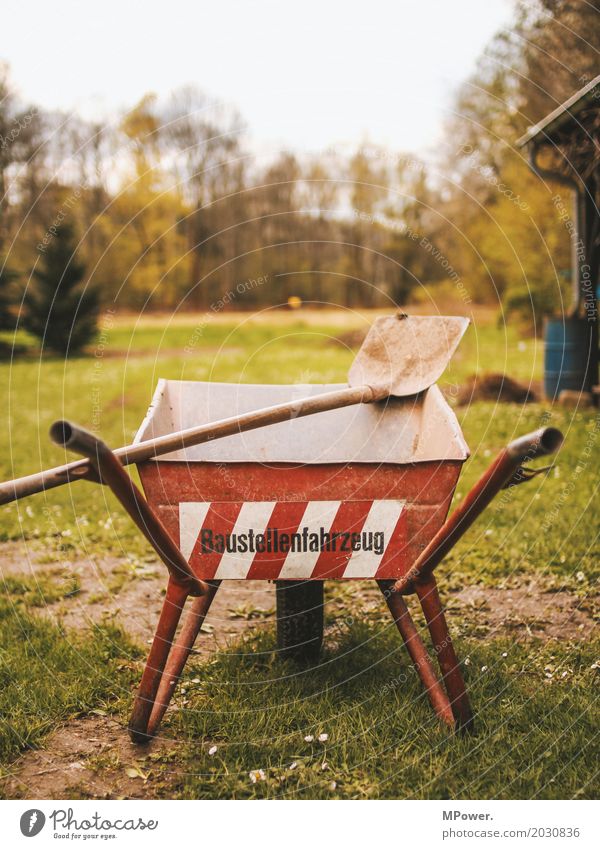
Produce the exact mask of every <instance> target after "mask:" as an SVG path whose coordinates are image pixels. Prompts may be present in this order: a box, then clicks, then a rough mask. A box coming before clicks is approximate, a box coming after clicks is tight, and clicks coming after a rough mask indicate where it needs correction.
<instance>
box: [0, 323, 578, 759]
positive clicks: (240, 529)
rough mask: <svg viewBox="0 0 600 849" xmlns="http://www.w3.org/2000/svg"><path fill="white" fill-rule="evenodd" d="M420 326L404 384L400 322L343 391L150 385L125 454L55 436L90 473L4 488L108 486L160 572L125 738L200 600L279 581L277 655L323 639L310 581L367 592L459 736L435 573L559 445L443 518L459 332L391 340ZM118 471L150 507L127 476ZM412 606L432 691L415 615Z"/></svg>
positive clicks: (460, 689) (166, 685)
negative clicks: (411, 604)
mask: <svg viewBox="0 0 600 849" xmlns="http://www.w3.org/2000/svg"><path fill="white" fill-rule="evenodd" d="M432 321H433V322H434V324H433V327H434V329H437V331H438V333H437V337H436V338H434V339H433V340H430V342H431V344H430V350H429V353H428V354H427V355H425V356H419V357H416V364H415V362H413V361H414V360H415V354H414V341H415V340H414V339H413V343H412V344H411V345H409V346H408V347H407V348H406V350H407V351H408V349H409V348H410V351H409V353H406V355H405V356H404V358H403V359H402V357H400V360H401V367H400V368H399V366H398V350H399V348H400V349H401V348H402V345H400V346H398V345H396V344H395V343H396V334H398V332H399V331H398V330H397V323H396V324H393V323H390V320H389V319H384V320H379V324H378V323H377V322H376V325H375V326H374V329H373V330H372V331H371V332H370V334H369V335H368V337H367V339H366V341H365V343H364V344H363V347H362V348H361V351H360V352H359V355H358V356H357V359H356V360H355V363H354V365H353V367H352V369H351V371H350V381H349V382H350V386H349V387H347V386H337V385H335V386H331V385H329V386H328V385H310V386H299V385H291V386H256V385H254V386H252V385H234V384H219V383H203V382H195V381H171V380H161V381H160V382H159V384H158V387H157V389H156V392H155V395H154V398H153V401H152V404H151V406H150V409H149V412H148V415H147V416H146V418H145V419H144V421H143V423H142V424H141V426H140V429H139V431H138V433H137V435H136V439H135V441H134V443H133V445H131V446H127V447H125V448H123V449H118V450H117V451H116V452H112V451H111V450H110V449H109V448H108V447H107V446H106V445H105V444H104V443H103V442H102V441H101V440H99V439H98V438H97V437H96V436H94V435H92V434H89V433H87V432H86V431H84V430H82V429H80V428H78V427H77V426H75V425H72V424H70V423H69V422H65V421H61V422H57V423H55V425H53V427H52V429H51V435H52V438H53V439H54V440H55V441H56V442H58V443H60V444H62V445H64V446H66V447H67V448H70V449H73V450H75V451H77V452H78V453H80V454H82V455H84V457H85V459H84V460H80V461H78V462H77V463H73V464H67V465H66V466H63V467H58V468H57V469H53V470H50V471H49V472H44V473H42V475H41V476H40V475H37V476H30V477H29V478H25V479H21V480H19V481H12V482H10V483H9V484H3V485H2V486H1V487H0V500H2V501H8V500H13V499H14V498H17V497H21V496H22V495H23V494H29V493H32V492H35V491H40V489H48V488H51V487H52V486H56V485H59V484H60V483H64V482H65V481H66V480H76V479H78V478H84V479H87V480H91V481H95V482H97V483H102V484H105V485H107V486H109V487H110V488H111V489H112V490H113V492H114V493H115V495H116V496H117V498H118V499H119V501H120V502H121V504H122V505H123V507H124V508H125V509H126V510H127V512H128V513H129V514H130V516H131V517H132V518H133V520H134V521H135V523H136V524H137V526H138V528H139V529H140V531H141V532H142V533H143V534H144V536H145V537H146V538H147V539H148V541H149V542H150V543H151V544H152V546H153V547H154V549H155V551H156V552H157V554H158V555H159V556H160V557H161V559H162V560H163V562H164V563H165V565H166V566H167V569H168V571H169V580H168V585H167V590H166V595H165V599H164V603H163V607H162V611H161V614H160V617H159V621H158V625H157V628H156V633H155V636H154V640H153V642H152V646H151V649H150V653H149V656H148V659H147V662H146V665H145V669H144V672H143V675H142V680H141V683H140V687H139V690H138V692H137V695H136V698H135V703H134V707H133V712H132V716H131V720H130V723H129V729H130V733H131V737H132V739H133V740H134V742H137V743H142V742H145V741H147V740H149V739H150V738H152V737H153V736H154V735H155V734H156V732H157V730H158V728H159V726H160V723H161V721H162V718H163V716H164V714H165V711H166V710H167V707H168V705H169V703H170V700H171V697H172V695H173V692H174V690H175V688H176V686H177V682H178V680H179V679H180V677H181V674H182V671H183V669H184V666H185V663H186V661H187V658H188V657H189V655H190V653H191V651H192V649H193V646H194V644H195V641H196V638H197V636H198V634H199V632H200V629H201V627H202V624H203V622H204V619H205V617H206V615H207V613H208V611H209V608H210V605H211V603H212V600H213V599H214V597H215V595H216V593H217V591H218V588H219V586H220V584H221V582H222V581H224V580H232V579H237V580H239V579H263V580H271V581H274V582H275V584H276V599H277V639H278V647H279V649H280V651H282V652H283V653H284V654H286V655H290V656H294V657H296V658H301V659H311V660H314V659H315V658H316V657H317V656H318V652H319V649H320V647H321V643H322V639H323V582H324V581H325V580H372V581H376V582H377V584H378V586H379V588H380V589H381V592H382V593H383V596H384V598H385V600H386V602H387V606H388V608H389V610H390V612H391V614H392V617H393V619H394V621H395V623H396V625H397V627H398V629H399V631H400V634H401V636H402V639H403V641H404V643H405V645H406V648H407V650H408V652H409V655H410V657H411V659H412V661H413V663H414V666H415V668H416V671H417V673H418V675H419V677H420V679H421V681H422V683H423V686H424V688H425V690H426V692H427V695H428V697H429V700H430V702H431V705H432V707H433V709H434V710H435V712H436V714H437V715H438V717H439V718H440V719H441V720H442V721H443V722H445V723H446V724H447V725H449V726H452V727H455V728H457V729H461V730H470V729H472V727H473V715H472V711H471V707H470V704H469V699H468V696H467V692H466V688H465V683H464V680H463V677H462V673H461V669H460V664H459V661H458V658H457V656H456V652H455V650H454V647H453V644H452V639H451V636H450V633H449V630H448V626H447V622H446V618H445V615H444V611H443V607H442V604H441V601H440V597H439V594H438V589H437V584H436V580H435V577H434V569H435V567H436V566H437V565H438V564H439V563H440V561H441V560H442V559H443V557H444V556H445V555H446V554H447V553H448V551H449V550H450V549H451V548H452V546H453V545H454V544H455V543H456V542H457V541H458V539H459V538H460V537H461V536H462V535H463V533H464V532H465V531H466V530H467V529H468V528H469V527H470V525H471V524H472V523H473V521H474V520H475V519H476V518H477V517H478V516H479V515H480V514H481V512H482V511H483V510H484V509H485V507H486V506H487V505H488V504H489V503H490V502H491V500H492V499H493V498H494V496H495V495H496V494H497V493H498V492H499V491H500V490H501V489H502V488H504V487H507V486H514V485H517V484H519V483H523V482H525V481H527V480H529V479H530V477H531V476H532V475H533V474H536V473H537V472H535V471H534V470H531V469H527V468H526V467H525V466H524V463H526V462H527V461H529V460H532V459H534V458H536V457H539V456H543V455H547V454H551V453H553V452H554V451H556V450H557V449H558V447H559V446H560V444H561V443H562V435H561V433H560V432H559V431H558V430H556V429H554V428H549V427H547V428H543V429H541V430H539V431H537V432H535V433H532V434H528V435H527V436H524V437H522V438H521V439H517V440H515V441H514V442H511V443H510V444H509V445H508V446H507V447H506V448H504V449H503V450H502V451H501V452H500V454H499V455H498V456H497V458H496V459H495V460H494V462H493V463H492V464H491V466H490V467H489V468H488V470H487V471H486V472H485V473H484V475H483V476H482V477H481V478H480V480H479V481H478V482H477V484H476V485H475V486H474V487H473V488H472V490H471V491H470V492H469V493H468V494H467V495H466V496H465V497H464V498H463V499H461V501H460V502H459V505H458V507H457V508H456V509H455V510H454V512H453V513H452V514H451V516H450V517H449V518H448V519H447V518H446V517H447V513H448V510H449V506H450V503H451V501H452V498H453V495H454V491H455V488H456V484H457V481H458V478H459V475H460V471H461V468H462V465H463V463H464V461H465V460H466V459H467V457H468V448H467V445H466V443H465V441H464V439H463V436H462V433H461V430H460V427H459V424H458V421H457V420H456V417H455V416H454V413H453V412H452V410H451V408H450V407H449V406H448V404H447V403H446V401H445V399H444V397H443V394H442V393H441V391H440V389H439V388H438V387H437V386H436V385H435V380H437V378H438V377H439V375H440V374H441V372H442V371H443V368H444V367H445V365H446V363H447V361H448V359H449V357H450V356H451V355H452V353H453V351H454V349H455V347H456V345H457V344H458V341H459V339H460V336H462V333H463V332H464V328H465V326H466V325H465V322H464V320H461V319H442V320H440V319H438V318H436V319H420V318H416V319H411V320H410V322H404V321H403V322H402V323H401V325H402V327H403V328H408V330H407V329H403V330H402V331H401V333H402V335H403V338H404V339H405V340H406V338H407V333H408V335H409V337H410V334H411V333H412V332H413V331H412V330H411V328H412V327H413V326H414V325H413V322H414V323H416V326H417V329H418V328H424V327H427V328H428V329H430V327H431V326H432V325H431V324H429V325H427V322H430V323H431V322H432ZM419 322H425V324H423V323H421V324H419ZM440 322H441V323H440ZM440 329H441V332H439V331H440ZM417 335H418V332H417ZM436 345H437V346H438V349H439V352H440V353H439V356H433V355H432V351H431V349H432V348H435V347H436ZM405 347H406V346H405ZM382 364H383V365H382ZM257 408H258V409H257ZM315 413H318V415H315ZM217 440H218V441H217ZM131 462H134V463H136V464H137V467H138V471H139V475H140V479H141V482H142V486H143V489H144V493H145V497H144V495H143V494H142V492H141V491H140V490H139V489H138V488H137V486H136V485H135V484H134V482H133V481H132V479H131V477H130V476H129V475H128V474H127V472H126V471H125V469H124V468H123V466H124V464H126V463H131ZM537 471H538V472H539V471H543V470H537ZM36 487H37V488H36ZM410 594H415V595H416V596H417V599H418V601H419V603H420V605H421V607H422V609H423V613H424V616H425V620H426V622H427V626H428V629H429V632H430V635H431V638H432V642H433V648H434V654H435V656H436V657H437V660H438V663H439V666H440V670H441V678H440V677H438V674H437V673H436V671H435V668H434V665H433V662H432V660H431V658H430V656H429V654H428V653H427V650H426V648H425V645H424V643H423V641H422V639H421V635H420V633H419V632H418V630H417V628H416V626H415V624H414V622H413V619H412V617H411V615H410V612H409V609H408V606H407V604H406V601H405V596H407V595H410ZM190 596H191V597H192V601H191V603H190V605H189V609H188V610H187V612H186V615H185V617H184V620H183V623H182V625H181V628H180V629H179V631H178V626H179V622H180V619H181V616H182V612H183V610H184V608H185V606H186V602H187V601H188V598H189V597H190Z"/></svg>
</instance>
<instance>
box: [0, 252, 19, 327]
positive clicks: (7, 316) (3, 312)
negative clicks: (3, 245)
mask: <svg viewBox="0 0 600 849" xmlns="http://www.w3.org/2000/svg"><path fill="white" fill-rule="evenodd" d="M15 277H16V275H15V274H14V273H13V272H12V271H11V270H10V269H9V268H7V266H6V264H5V262H4V261H3V260H1V259H0V330H13V329H14V326H15V318H14V315H13V312H12V307H13V304H14V297H13V291H12V287H13V281H14V279H15Z"/></svg>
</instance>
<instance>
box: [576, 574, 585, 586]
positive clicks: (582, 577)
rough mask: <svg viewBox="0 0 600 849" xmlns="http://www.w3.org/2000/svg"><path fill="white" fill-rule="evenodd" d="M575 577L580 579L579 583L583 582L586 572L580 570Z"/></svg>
mask: <svg viewBox="0 0 600 849" xmlns="http://www.w3.org/2000/svg"><path fill="white" fill-rule="evenodd" d="M575 577H576V578H577V580H578V581H579V583H580V584H581V583H583V581H585V572H578V573H577V574H576V575H575Z"/></svg>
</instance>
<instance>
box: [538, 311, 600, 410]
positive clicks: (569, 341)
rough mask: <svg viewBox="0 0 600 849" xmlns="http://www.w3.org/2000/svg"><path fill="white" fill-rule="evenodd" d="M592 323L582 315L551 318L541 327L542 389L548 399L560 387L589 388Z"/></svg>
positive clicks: (559, 390) (558, 392)
mask: <svg viewBox="0 0 600 849" xmlns="http://www.w3.org/2000/svg"><path fill="white" fill-rule="evenodd" d="M592 344H593V323H592V322H591V321H587V320H586V319H585V318H552V319H548V321H547V322H546V326H545V327H544V392H545V394H546V397H547V398H549V399H550V400H552V399H554V398H558V396H559V395H560V393H561V391H562V390H563V389H572V390H574V391H575V392H590V391H591V388H592V369H591V363H592Z"/></svg>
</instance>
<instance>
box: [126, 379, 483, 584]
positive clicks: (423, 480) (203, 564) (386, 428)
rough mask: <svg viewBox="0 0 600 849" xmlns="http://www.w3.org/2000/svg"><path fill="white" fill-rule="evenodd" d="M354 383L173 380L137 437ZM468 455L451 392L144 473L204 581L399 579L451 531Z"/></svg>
mask: <svg viewBox="0 0 600 849" xmlns="http://www.w3.org/2000/svg"><path fill="white" fill-rule="evenodd" d="M338 388H340V387H339V386H338V385H329V384H320V385H315V384H311V385H298V384H294V385H249V384H242V385H240V384H227V383H205V382H196V381H177V380H161V381H160V382H159V384H158V386H157V389H156V392H155V394H154V398H153V401H152V404H151V406H150V409H149V411H148V414H147V416H146V418H145V419H144V421H143V423H142V425H141V426H140V429H139V431H138V433H137V435H136V442H141V441H144V440H146V439H150V438H153V437H158V436H161V435H163V434H167V433H172V432H173V431H176V430H180V429H183V428H188V427H192V426H195V425H198V424H202V423H204V422H212V421H216V420H219V419H223V418H226V417H229V416H233V415H238V414H241V413H246V412H249V411H251V410H253V409H256V408H260V407H264V406H268V405H272V404H279V403H283V402H286V401H290V400H293V399H295V398H304V397H306V396H309V395H315V394H319V393H323V392H329V391H332V390H334V389H338ZM467 456H468V448H467V445H466V443H465V441H464V438H463V436H462V433H461V430H460V426H459V424H458V421H457V419H456V417H455V415H454V413H453V411H452V410H451V408H450V407H449V406H448V404H447V402H446V401H445V399H444V396H443V395H442V392H441V391H440V389H439V388H438V387H437V386H435V385H434V386H432V387H430V388H429V389H428V390H427V391H425V392H422V393H420V394H419V395H417V396H412V397H409V398H402V399H390V400H388V401H386V402H382V403H380V404H369V405H367V404H362V405H358V406H355V407H346V408H343V409H338V410H332V411H330V412H325V413H321V414H319V415H318V416H314V417H309V418H299V419H292V420H290V421H286V422H283V423H279V424H274V425H270V426H269V427H265V428H261V429H259V430H255V431H250V432H247V433H241V434H237V435H234V436H229V437H226V438H224V439H220V440H218V441H215V442H213V443H207V444H204V445H198V446H195V447H192V448H188V449H185V450H182V451H177V452H174V453H172V454H167V455H164V456H161V457H159V458H156V459H154V460H150V461H146V462H144V463H141V464H139V467H138V468H139V474H140V478H141V481H142V485H143V487H144V490H145V493H146V497H147V498H148V500H149V502H150V504H151V505H152V507H153V508H154V509H155V510H156V511H157V512H158V514H159V515H160V517H161V519H162V520H163V522H164V524H165V526H166V527H167V530H168V532H169V533H170V535H171V536H172V537H173V539H174V540H175V541H176V542H177V544H178V545H179V546H180V548H181V550H182V552H183V554H184V555H185V557H186V558H188V559H189V561H190V565H191V567H192V569H193V571H194V572H195V573H196V575H197V576H198V577H200V578H202V579H204V580H211V579H228V578H230V579H240V578H248V579H251V578H263V579H279V580H309V579H313V580H323V579H332V578H334V579H352V578H354V579H359V578H376V579H394V578H399V577H401V576H402V575H404V574H405V573H406V572H407V571H408V570H409V569H410V566H411V565H412V563H413V562H414V561H415V560H416V558H417V556H418V555H419V554H420V552H421V551H422V550H423V548H424V547H425V546H426V545H427V543H428V542H429V541H430V540H431V539H432V538H433V536H434V535H435V534H436V532H437V531H438V530H439V528H440V527H441V525H442V524H443V522H444V520H445V518H446V515H447V512H448V508H449V506H450V502H451V500H452V496H453V493H454V489H455V487H456V483H457V481H458V477H459V474H460V470H461V466H462V463H463V462H464V460H465V459H466V458H467Z"/></svg>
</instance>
